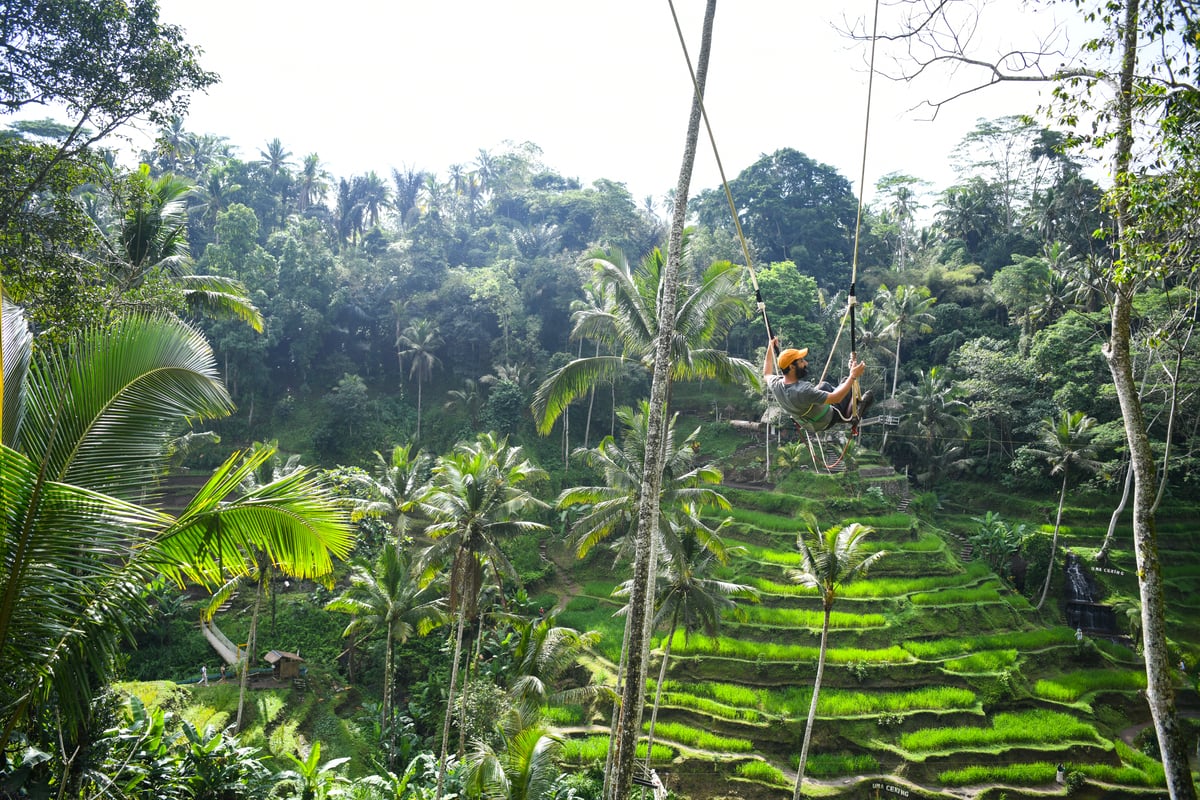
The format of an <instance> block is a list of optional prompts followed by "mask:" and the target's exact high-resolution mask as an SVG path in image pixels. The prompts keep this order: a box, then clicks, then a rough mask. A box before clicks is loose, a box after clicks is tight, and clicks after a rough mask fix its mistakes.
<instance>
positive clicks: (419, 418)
mask: <svg viewBox="0 0 1200 800" xmlns="http://www.w3.org/2000/svg"><path fill="white" fill-rule="evenodd" d="M417 441H418V442H419V441H421V377H420V376H419V375H418V376H417Z"/></svg>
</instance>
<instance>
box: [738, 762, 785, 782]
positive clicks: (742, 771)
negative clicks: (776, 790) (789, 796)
mask: <svg viewBox="0 0 1200 800" xmlns="http://www.w3.org/2000/svg"><path fill="white" fill-rule="evenodd" d="M735 773H736V774H737V775H738V776H739V777H742V778H747V779H749V780H752V781H759V782H760V783H766V784H769V785H771V786H781V787H788V786H791V785H792V782H791V781H790V780H789V779H788V778H787V776H786V775H784V774H783V772H781V771H780V770H779V769H778V768H777V767H774V766H772V765H770V764H768V763H767V762H765V761H743V762H742V763H741V764H738V765H737V769H736V770H735Z"/></svg>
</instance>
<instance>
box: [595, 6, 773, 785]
mask: <svg viewBox="0 0 1200 800" xmlns="http://www.w3.org/2000/svg"><path fill="white" fill-rule="evenodd" d="M716 10H717V4H716V0H707V2H706V3H705V6H704V22H703V24H702V27H701V37H700V52H699V55H698V56H697V58H696V70H695V73H694V81H693V86H694V88H695V93H694V94H693V97H692V108H691V113H690V115H689V116H688V125H687V135H686V136H685V138H684V148H683V159H682V161H681V163H680V167H679V180H678V181H677V182H676V184H675V198H676V203H675V207H674V209H673V210H672V214H671V229H670V234H669V236H668V243H667V268H666V270H665V271H664V272H663V274H662V286H661V291H660V292H658V293H656V296H658V297H659V298H661V299H660V300H659V302H658V303H656V305H655V306H654V307H655V308H656V309H657V311H658V314H657V319H658V329H657V330H656V331H654V333H653V337H654V346H653V348H652V350H653V353H654V358H653V364H654V367H653V370H652V375H651V379H650V403H649V412H648V414H647V421H646V433H647V435H646V447H645V453H646V464H645V469H644V470H643V471H642V486H641V490H640V491H639V495H638V522H637V537H636V542H635V547H634V560H633V580H634V584H633V590H632V592H631V594H630V597H629V612H630V613H629V616H628V619H627V620H626V623H625V641H626V644H625V646H624V647H623V648H622V650H623V652H624V659H625V662H626V667H625V670H626V675H627V679H626V681H625V685H624V686H623V687H622V691H621V705H620V709H619V713H618V714H614V715H613V716H614V718H615V719H616V723H615V725H616V732H617V734H618V735H617V736H616V737H615V738H614V740H613V742H612V747H611V748H610V759H609V764H608V765H606V769H605V773H606V774H605V777H604V798H605V800H624V798H625V797H626V796H627V795H628V793H629V789H630V786H631V784H632V782H633V762H634V758H635V756H636V742H637V736H638V733H639V732H640V731H641V727H642V710H643V708H644V706H645V684H646V663H647V654H646V652H645V651H646V649H647V648H648V645H649V635H650V630H649V628H650V620H649V617H650V612H651V611H652V610H653V607H654V604H653V602H652V599H651V592H652V589H653V587H652V586H651V580H652V576H653V575H654V533H655V531H656V530H657V528H658V514H659V487H660V486H661V484H662V473H663V470H662V468H663V465H664V458H665V455H666V452H665V449H664V444H665V441H666V434H667V409H668V407H669V404H670V397H671V375H672V370H673V367H674V365H675V362H676V360H677V358H678V356H677V355H676V354H675V348H674V346H673V345H674V343H675V341H676V333H677V330H678V331H685V332H686V330H687V329H686V328H678V329H677V327H676V319H677V317H682V318H686V317H687V316H688V315H686V314H680V313H679V311H680V301H679V296H680V285H681V277H680V276H681V275H682V273H683V255H684V252H683V249H684V248H683V239H684V226H685V224H686V222H687V198H688V195H689V194H690V192H691V190H690V186H691V182H692V166H693V165H694V164H695V162H696V143H697V141H698V140H699V137H700V117H701V115H702V112H703V100H702V98H703V97H704V87H705V85H706V83H707V80H708V60H709V55H710V53H711V52H712V29H713V20H714V18H715V16H716ZM683 305H684V306H686V305H688V304H687V303H683ZM746 366H747V367H749V366H750V365H748V364H747V365H746ZM750 374H751V375H753V374H754V373H753V371H752V370H750ZM755 377H756V378H757V376H755Z"/></svg>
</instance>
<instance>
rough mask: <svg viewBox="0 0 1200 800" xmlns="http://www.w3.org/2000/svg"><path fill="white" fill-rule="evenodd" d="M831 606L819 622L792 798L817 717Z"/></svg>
mask: <svg viewBox="0 0 1200 800" xmlns="http://www.w3.org/2000/svg"><path fill="white" fill-rule="evenodd" d="M832 610H833V606H832V605H831V604H829V603H826V604H825V621H824V622H822V623H821V652H820V654H819V655H818V656H817V677H816V680H814V681H813V694H812V702H811V703H809V704H808V721H807V722H805V723H804V741H803V742H802V743H801V745H800V763H799V765H797V767H796V790H795V791H794V792H792V800H800V787H801V786H802V785H803V784H804V766H805V764H807V763H808V745H809V744H810V743H811V742H812V729H813V720H815V719H816V718H817V698H818V697H820V695H821V678H822V676H824V674H825V647H826V644H827V643H828V642H829V616H830V612H831V611H832Z"/></svg>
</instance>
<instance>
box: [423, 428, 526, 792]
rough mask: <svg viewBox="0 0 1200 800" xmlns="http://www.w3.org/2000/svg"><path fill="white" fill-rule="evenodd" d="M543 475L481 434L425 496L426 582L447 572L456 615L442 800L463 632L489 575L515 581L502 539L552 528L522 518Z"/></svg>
mask: <svg viewBox="0 0 1200 800" xmlns="http://www.w3.org/2000/svg"><path fill="white" fill-rule="evenodd" d="M545 474H546V473H545V472H543V471H542V470H541V469H539V468H538V467H535V466H534V465H533V464H532V463H530V462H529V461H528V460H527V459H526V458H525V456H524V452H523V451H522V449H521V448H520V447H513V446H509V444H508V440H507V439H497V438H496V437H495V436H494V435H493V434H490V433H484V434H480V435H479V437H478V438H477V439H476V440H475V441H474V442H466V443H461V444H459V445H458V446H457V447H455V448H454V450H453V452H451V453H450V454H448V455H446V456H443V457H442V458H440V459H439V460H438V463H437V465H436V466H435V467H434V470H433V483H432V485H431V487H430V490H429V492H428V493H427V494H426V495H425V497H424V499H423V500H422V502H421V508H422V510H423V511H424V512H425V513H426V515H427V516H428V517H429V518H430V519H431V520H432V523H431V524H430V525H429V526H428V527H426V529H425V533H426V535H427V536H429V537H430V538H431V539H432V540H433V543H432V544H431V545H430V546H429V548H428V549H427V550H426V551H425V553H424V554H423V555H422V558H421V572H422V575H423V580H431V579H432V578H433V576H434V575H436V574H437V573H439V572H440V571H441V570H443V569H445V570H447V572H448V577H449V598H448V602H449V611H450V612H451V613H453V614H454V616H455V630H454V656H453V661H452V663H451V668H450V686H449V688H448V689H447V696H446V716H445V720H444V721H443V724H442V750H441V757H440V764H439V769H438V784H437V798H438V800H441V796H442V787H443V785H444V783H445V776H446V751H447V743H448V741H449V738H450V718H451V716H452V714H453V710H454V692H455V689H456V688H457V683H458V669H459V661H460V660H461V658H460V657H461V654H462V641H463V631H464V629H465V628H466V623H467V620H468V619H473V618H474V617H475V614H476V609H475V606H476V604H477V601H478V598H479V595H480V592H481V591H482V589H483V585H484V580H485V578H486V577H489V576H490V577H492V578H494V579H495V580H497V581H499V580H501V579H503V578H509V579H512V580H517V574H516V570H515V569H514V568H513V566H512V564H511V563H509V560H508V557H507V556H506V555H505V554H504V551H503V550H502V549H501V543H502V542H504V541H505V540H506V539H508V538H510V537H512V536H516V535H520V534H524V533H536V532H540V531H546V530H549V529H548V528H547V527H546V526H545V525H542V524H541V523H538V522H530V521H528V520H525V519H522V517H521V515H522V514H523V513H525V512H526V511H528V510H530V509H533V508H537V507H541V506H544V505H545V504H544V503H542V502H541V501H540V500H538V499H537V498H536V497H534V496H533V495H532V494H530V493H529V492H528V491H527V490H526V489H525V484H526V483H528V482H529V481H533V480H538V479H541V478H544V477H545Z"/></svg>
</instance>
